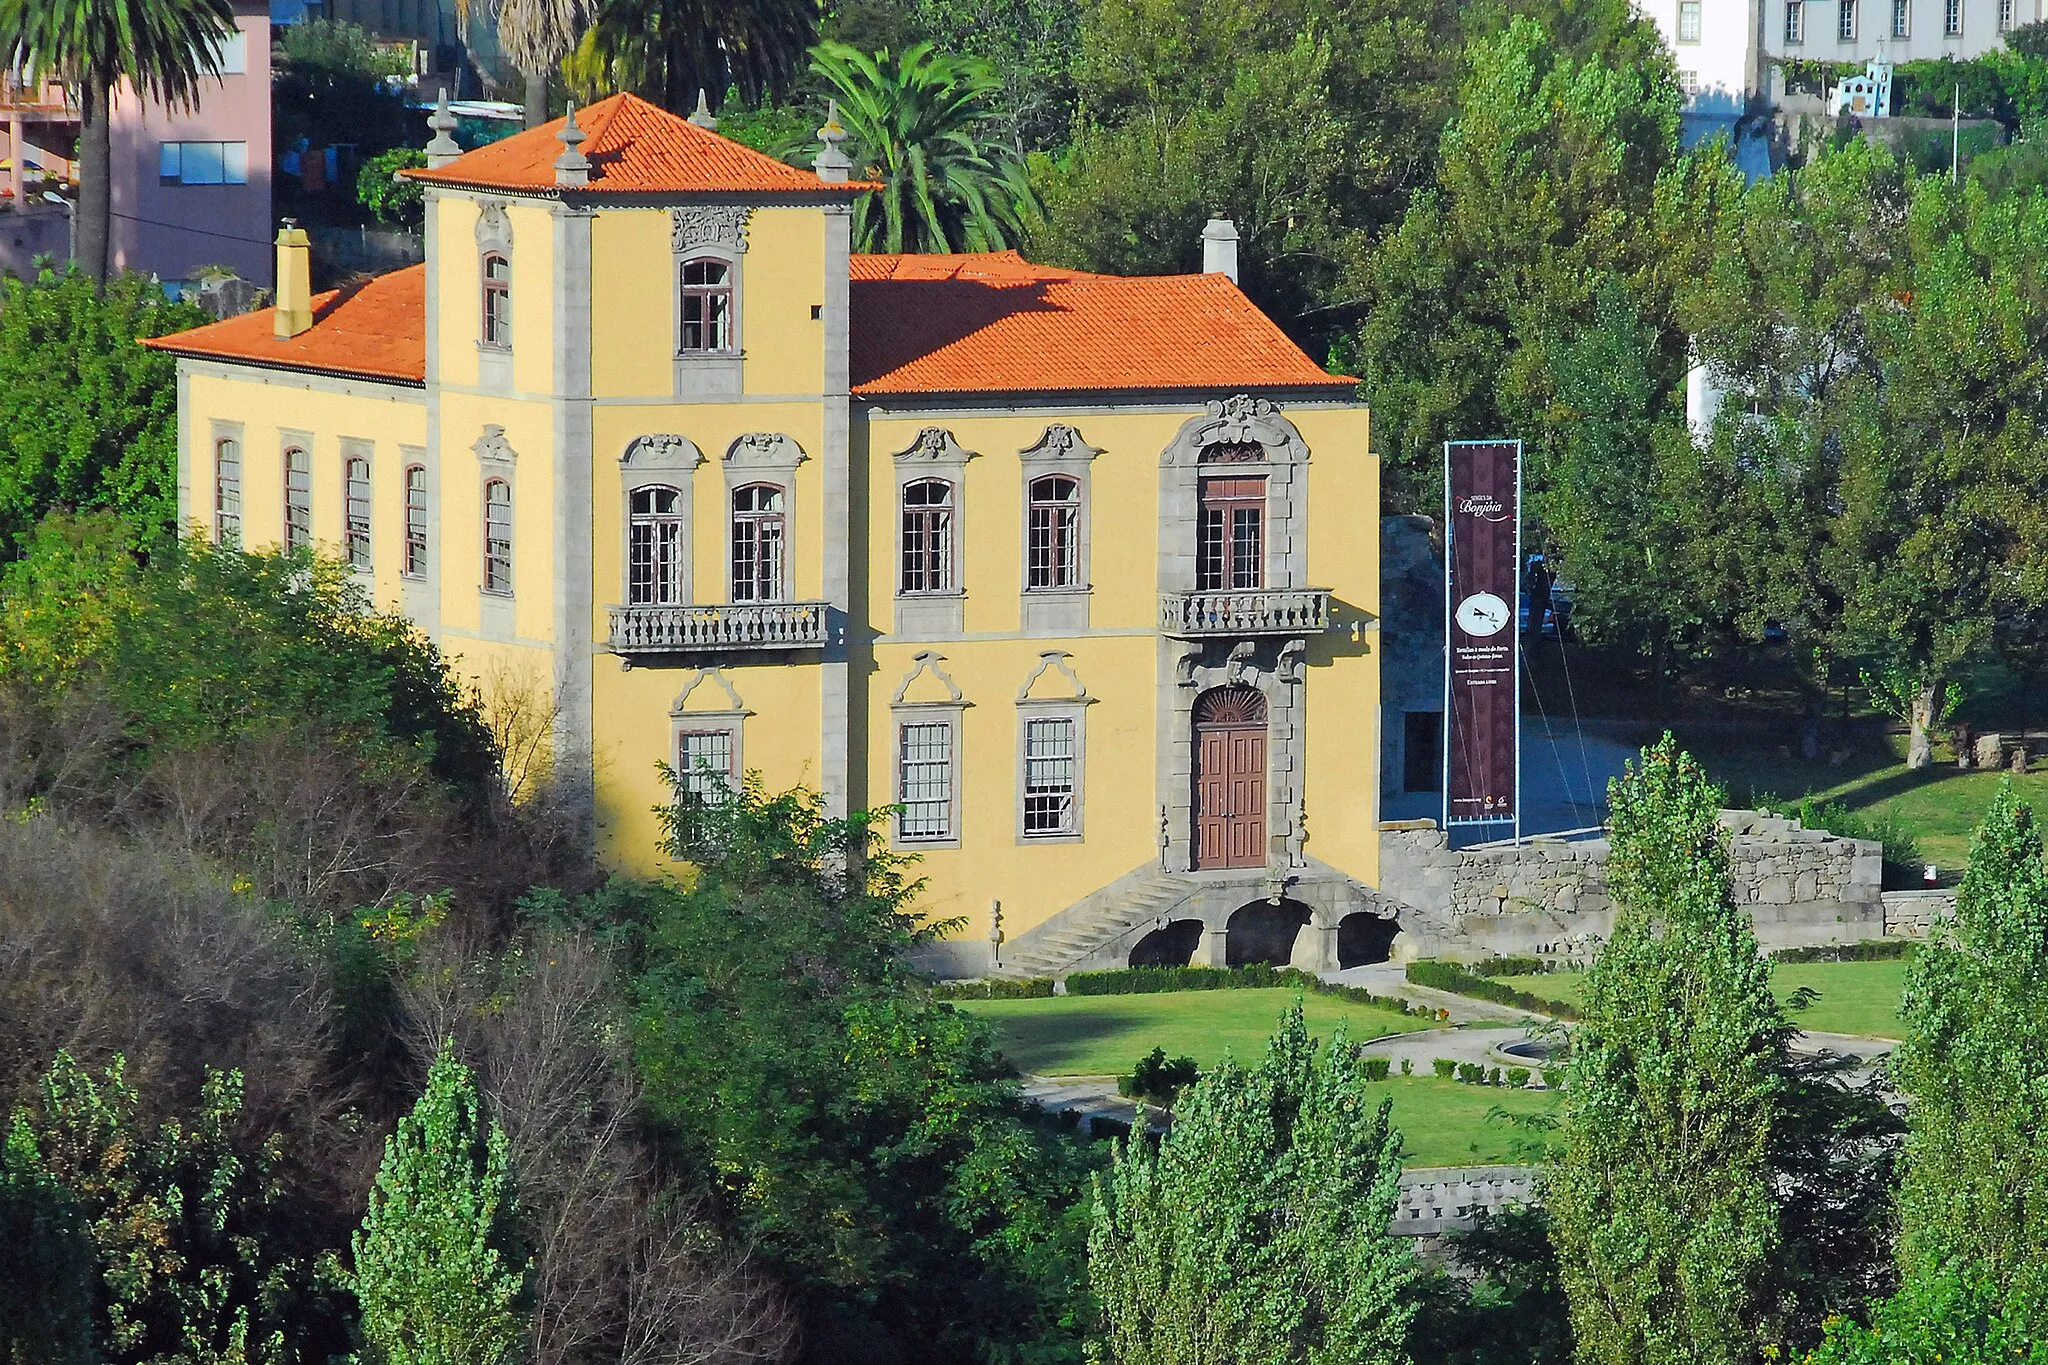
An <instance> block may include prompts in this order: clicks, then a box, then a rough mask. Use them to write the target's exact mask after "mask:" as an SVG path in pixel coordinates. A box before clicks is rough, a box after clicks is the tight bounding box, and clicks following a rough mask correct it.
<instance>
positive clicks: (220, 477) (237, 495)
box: [213, 440, 242, 545]
mask: <svg viewBox="0 0 2048 1365" xmlns="http://www.w3.org/2000/svg"><path fill="white" fill-rule="evenodd" d="M213 538H214V540H215V541H217V542H219V543H220V544H222V545H232V544H235V543H237V542H239V541H240V540H241V539H242V443H241V442H240V441H235V440H220V441H215V442H214V443H213Z"/></svg>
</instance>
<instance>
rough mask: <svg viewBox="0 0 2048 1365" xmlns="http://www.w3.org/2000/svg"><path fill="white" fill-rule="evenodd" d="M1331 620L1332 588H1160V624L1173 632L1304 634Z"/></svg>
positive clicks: (1192, 633) (1182, 634) (1203, 633)
mask: <svg viewBox="0 0 2048 1365" xmlns="http://www.w3.org/2000/svg"><path fill="white" fill-rule="evenodd" d="M1329 624H1330V590H1329V589H1328V588H1245V589H1237V590H1233V591H1227V592H1163V593H1160V594H1159V629H1160V630H1161V631H1163V632H1164V633H1165V634H1168V635H1179V636H1205V635H1304V634H1311V633H1315V632H1319V631H1322V630H1325V629H1327V628H1328V627H1329Z"/></svg>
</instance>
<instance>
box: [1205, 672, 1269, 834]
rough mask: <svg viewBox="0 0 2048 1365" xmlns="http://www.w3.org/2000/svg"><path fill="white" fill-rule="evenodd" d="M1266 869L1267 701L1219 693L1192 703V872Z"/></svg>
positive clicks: (1243, 693) (1244, 690)
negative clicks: (1193, 769)
mask: <svg viewBox="0 0 2048 1365" xmlns="http://www.w3.org/2000/svg"><path fill="white" fill-rule="evenodd" d="M1265 865H1266V699H1265V698H1264V697H1262V696H1260V695H1259V694H1258V692H1256V691H1255V690H1253V689H1252V688H1249V687H1222V688H1218V689H1216V690H1215V691H1213V692H1207V693H1204V694H1203V695H1202V696H1200V697H1198V698H1197V699H1196V700H1195V866H1196V867H1198V868H1211V867H1264V866H1265Z"/></svg>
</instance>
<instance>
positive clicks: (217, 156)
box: [156, 142, 249, 185]
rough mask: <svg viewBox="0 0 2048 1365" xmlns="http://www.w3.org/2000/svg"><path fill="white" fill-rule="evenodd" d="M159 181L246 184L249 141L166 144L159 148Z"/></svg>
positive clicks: (164, 182)
mask: <svg viewBox="0 0 2048 1365" xmlns="http://www.w3.org/2000/svg"><path fill="white" fill-rule="evenodd" d="M156 174H157V180H158V181H159V182H160V183H162V184H165V185H246V184H248V183H249V144H248V143H246V142H166V143H162V144H161V145H160V146H159V147H158V148H157V168H156Z"/></svg>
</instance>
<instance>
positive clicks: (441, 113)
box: [427, 85, 462, 171]
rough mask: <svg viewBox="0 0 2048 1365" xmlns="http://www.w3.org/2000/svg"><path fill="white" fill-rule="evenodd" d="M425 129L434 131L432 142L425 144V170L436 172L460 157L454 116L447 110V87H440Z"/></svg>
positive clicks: (460, 150) (460, 152)
mask: <svg viewBox="0 0 2048 1365" xmlns="http://www.w3.org/2000/svg"><path fill="white" fill-rule="evenodd" d="M427 127H429V128H432V129H433V130H434V137H433V140H432V141H430V142H429V143H427V169H428V170H430V171H432V170H438V169H440V168H441V167H443V166H445V165H447V164H448V163H449V162H451V161H453V160H454V159H455V158H456V157H458V156H461V155H462V148H461V146H460V145H459V144H458V143H457V142H456V141H455V127H456V119H455V115H454V114H453V113H451V112H449V109H448V87H447V86H445V85H444V86H442V87H441V98H440V99H439V100H438V101H436V102H435V104H434V112H433V113H431V114H429V115H428V116H427Z"/></svg>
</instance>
